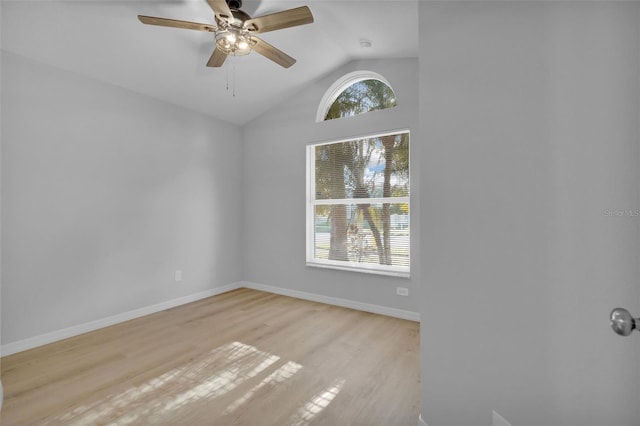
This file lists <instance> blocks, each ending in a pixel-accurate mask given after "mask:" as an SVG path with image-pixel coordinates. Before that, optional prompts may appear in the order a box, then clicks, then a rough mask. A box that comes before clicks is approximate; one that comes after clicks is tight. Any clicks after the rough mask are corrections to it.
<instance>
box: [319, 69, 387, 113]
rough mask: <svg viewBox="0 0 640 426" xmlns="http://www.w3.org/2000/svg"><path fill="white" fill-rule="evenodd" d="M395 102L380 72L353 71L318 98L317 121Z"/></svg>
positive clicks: (375, 108) (373, 109) (369, 109)
mask: <svg viewBox="0 0 640 426" xmlns="http://www.w3.org/2000/svg"><path fill="white" fill-rule="evenodd" d="M395 106H396V95H395V93H394V91H393V89H392V88H391V85H390V84H389V82H388V81H387V80H386V79H385V78H384V77H383V76H381V75H380V74H377V73H375V72H372V71H355V72H352V73H349V74H347V75H345V76H343V77H342V78H340V79H338V80H337V81H336V82H335V83H333V85H332V86H331V87H330V88H329V90H327V92H326V93H325V95H324V97H323V99H322V101H321V102H320V106H319V108H318V113H317V115H316V122H318V123H319V122H322V121H327V120H333V119H335V118H342V117H351V116H353V115H357V114H363V113H365V112H369V111H376V110H381V109H386V108H393V107H395Z"/></svg>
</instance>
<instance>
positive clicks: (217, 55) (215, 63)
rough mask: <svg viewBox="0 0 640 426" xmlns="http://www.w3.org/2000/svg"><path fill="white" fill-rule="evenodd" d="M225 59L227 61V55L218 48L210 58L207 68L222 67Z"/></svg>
mask: <svg viewBox="0 0 640 426" xmlns="http://www.w3.org/2000/svg"><path fill="white" fill-rule="evenodd" d="M225 59H227V54H226V53H224V52H223V51H222V50H220V49H218V48H217V47H216V48H215V50H214V51H213V53H212V54H211V57H210V58H209V62H207V66H208V67H221V66H222V64H224V61H225Z"/></svg>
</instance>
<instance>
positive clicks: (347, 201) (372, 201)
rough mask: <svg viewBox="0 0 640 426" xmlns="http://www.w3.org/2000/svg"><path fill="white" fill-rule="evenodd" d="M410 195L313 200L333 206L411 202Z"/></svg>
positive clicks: (318, 204) (316, 202)
mask: <svg viewBox="0 0 640 426" xmlns="http://www.w3.org/2000/svg"><path fill="white" fill-rule="evenodd" d="M410 202H411V199H410V197H388V198H382V197H376V198H327V199H317V200H311V204H313V205H314V206H333V205H336V204H409V203H410Z"/></svg>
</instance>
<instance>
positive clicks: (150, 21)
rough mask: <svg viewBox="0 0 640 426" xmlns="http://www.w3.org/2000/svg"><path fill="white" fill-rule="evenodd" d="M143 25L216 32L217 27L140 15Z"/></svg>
mask: <svg viewBox="0 0 640 426" xmlns="http://www.w3.org/2000/svg"><path fill="white" fill-rule="evenodd" d="M138 19H139V20H140V22H142V23H143V24H147V25H159V26H161V27H172V28H184V29H186V30H196V31H207V32H214V31H215V30H216V27H214V26H213V25H211V24H199V23H198V22H189V21H178V20H177V19H167V18H156V17H155V16H144V15H138Z"/></svg>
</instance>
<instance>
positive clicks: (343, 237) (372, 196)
mask: <svg viewBox="0 0 640 426" xmlns="http://www.w3.org/2000/svg"><path fill="white" fill-rule="evenodd" d="M307 184H308V188H307V200H308V202H307V264H308V265H311V266H323V267H332V268H337V269H348V270H357V271H363V272H372V273H381V274H388V275H398V276H407V277H408V276H409V266H410V265H409V132H408V131H400V132H393V133H385V134H377V135H373V136H366V137H362V138H354V139H349V140H342V141H336V142H328V143H321V144H316V145H311V146H308V147H307Z"/></svg>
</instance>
